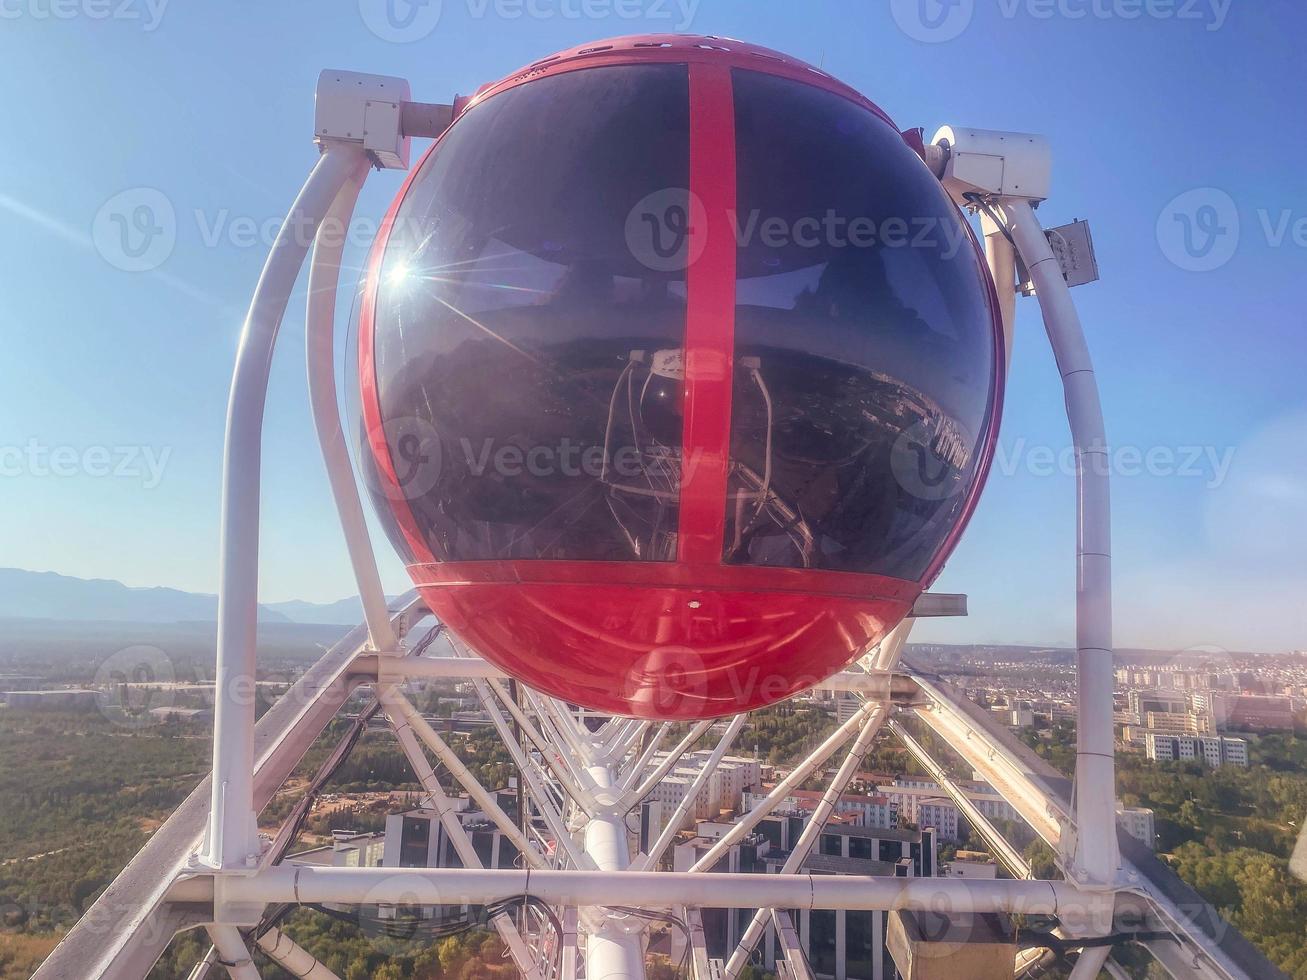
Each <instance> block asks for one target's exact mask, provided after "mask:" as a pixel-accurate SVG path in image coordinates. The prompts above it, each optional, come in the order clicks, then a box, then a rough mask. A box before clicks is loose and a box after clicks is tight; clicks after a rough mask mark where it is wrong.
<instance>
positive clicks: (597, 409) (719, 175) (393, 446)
mask: <svg viewBox="0 0 1307 980" xmlns="http://www.w3.org/2000/svg"><path fill="white" fill-rule="evenodd" d="M460 110H461V111H460V112H459V114H458V115H457V117H456V119H455V121H454V123H453V124H452V125H451V127H450V128H449V129H448V130H447V131H446V133H445V134H444V135H443V136H442V137H441V139H440V140H439V141H438V142H437V143H436V145H435V146H434V147H433V148H432V150H431V152H430V153H429V154H428V155H427V157H426V158H425V159H424V160H423V162H422V163H421V164H420V165H419V166H418V167H417V168H416V170H415V172H414V174H413V175H412V177H411V179H410V181H409V183H408V184H407V185H406V187H405V188H404V190H403V192H402V193H401V195H400V197H399V199H398V200H397V202H396V204H395V206H394V207H393V208H392V211H391V213H390V214H389V215H388V217H387V220H386V223H385V225H384V226H383V230H382V233H381V235H380V236H379V237H378V242H377V245H376V247H375V249H374V253H373V256H372V259H371V262H370V268H369V270H368V280H367V283H366V287H365V295H364V300H363V303H362V305H361V311H360V324H359V336H360V345H361V346H360V372H361V379H360V380H361V388H362V405H363V422H364V430H365V431H364V441H365V451H364V454H363V455H364V458H365V461H366V464H367V465H368V466H369V468H370V480H369V482H370V484H371V486H372V490H373V496H374V498H375V500H376V503H377V507H378V511H379V513H380V514H381V517H382V520H383V522H384V523H385V525H386V528H387V531H388V534H389V536H390V538H391V540H392V541H393V543H394V544H395V546H396V547H397V548H398V549H399V551H400V553H401V554H402V556H403V557H404V559H405V561H406V563H407V564H408V565H409V568H410V572H411V574H412V575H413V578H414V581H415V583H416V584H417V585H418V586H419V588H421V589H422V591H423V594H424V596H425V597H426V599H427V600H428V602H429V603H430V604H431V607H432V610H433V611H434V612H435V613H436V614H437V615H438V616H440V617H441V618H442V619H443V620H444V621H445V622H446V623H447V624H448V625H449V626H450V628H451V629H453V630H455V632H457V633H459V634H460V635H461V636H462V637H463V639H464V640H466V641H467V642H468V643H469V644H470V645H471V646H472V647H474V648H475V649H476V650H477V651H478V652H480V653H481V654H483V655H484V656H485V657H487V658H488V659H490V660H492V661H494V662H495V663H497V664H499V665H500V666H501V667H503V668H504V669H505V670H507V671H508V672H509V673H511V674H513V675H514V676H517V677H520V678H521V679H522V680H524V681H525V682H527V683H529V684H531V685H532V686H535V687H537V688H540V689H542V690H544V691H546V692H548V693H550V694H554V695H556V696H559V697H563V698H566V699H568V700H571V701H573V702H576V703H579V704H583V705H585V706H587V707H591V708H596V709H599V710H607V711H613V712H616V713H622V714H636V715H641V716H645V717H662V718H690V717H707V716H713V715H720V714H726V713H730V712H735V711H740V710H745V709H747V708H751V707H756V706H758V705H761V704H765V703H769V702H771V701H775V700H779V699H780V698H783V697H787V696H789V695H790V694H792V693H794V692H795V691H797V690H800V689H802V688H803V687H806V686H810V685H811V684H812V683H814V682H816V681H817V680H819V679H821V678H823V677H825V676H827V675H829V674H830V673H832V672H834V671H836V670H838V669H840V668H841V667H842V666H844V665H845V664H847V663H848V662H849V661H850V660H852V659H854V658H855V657H856V656H858V655H859V654H860V653H863V652H865V650H866V649H867V648H868V647H869V646H870V645H872V644H874V643H875V642H877V641H878V640H879V639H880V638H881V637H882V636H883V635H884V634H885V632H887V631H888V630H889V629H891V628H892V627H893V626H894V625H896V624H897V623H898V622H899V621H900V620H901V619H902V617H903V616H904V615H905V614H906V613H907V611H908V610H909V609H910V607H911V603H912V601H913V600H914V599H915V597H916V596H917V594H919V592H920V591H921V589H922V588H923V587H924V586H925V585H926V584H928V583H929V581H930V580H931V579H933V577H934V575H935V574H936V573H937V571H938V569H939V566H940V564H941V563H942V562H943V560H944V558H945V557H946V556H947V553H948V551H949V550H951V548H952V545H953V543H954V542H955V541H956V538H957V535H958V534H959V533H960V531H961V528H962V526H963V524H964V523H965V521H966V518H967V516H968V514H969V512H970V510H971V508H972V507H973V506H974V502H975V499H976V496H977V494H978V491H979V487H980V484H981V482H982V481H983V477H984V473H985V471H986V468H987V464H988V459H989V455H990V452H991V449H992V443H993V438H994V434H995V426H996V416H997V411H998V402H999V396H1000V389H1001V378H1000V364H1001V360H1002V358H1001V351H1000V350H999V345H1000V344H1001V331H1000V330H999V328H998V325H997V322H996V315H995V304H994V302H993V297H992V289H991V286H990V283H989V279H988V275H987V273H986V272H985V269H984V265H983V262H982V260H981V258H980V256H979V253H978V251H977V248H976V244H975V241H974V239H973V237H972V235H971V233H970V229H969V228H968V227H967V225H966V223H965V221H964V220H963V219H962V217H961V216H960V215H959V213H958V211H957V209H956V208H955V207H954V205H953V204H952V202H951V201H950V200H949V198H948V197H947V195H946V194H945V193H944V191H943V190H942V188H941V187H940V185H939V183H938V181H937V180H936V179H935V178H934V176H933V175H932V174H931V173H930V172H929V171H928V170H927V168H926V167H925V165H924V164H923V163H922V161H921V159H920V158H919V157H918V156H917V154H916V153H915V152H914V151H913V150H912V149H911V147H909V145H908V144H907V143H906V142H905V141H904V138H903V137H902V136H901V135H900V134H899V132H898V131H897V130H896V128H895V127H894V126H893V125H892V124H890V122H889V121H888V119H887V118H886V117H885V115H884V114H883V113H882V112H881V111H880V110H879V109H877V108H876V107H875V106H874V105H872V104H871V103H869V102H867V101H866V100H865V99H862V98H861V97H860V96H858V95H857V94H856V93H854V92H853V91H852V90H850V89H847V88H846V87H845V86H843V85H841V84H840V83H838V82H836V81H835V80H834V79H831V78H830V77H829V76H827V75H825V74H824V73H822V72H819V71H817V70H816V69H812V68H810V67H808V66H805V65H802V64H801V63H798V62H794V61H792V60H790V59H786V58H784V57H783V56H780V55H777V54H776V53H774V52H768V51H764V50H763V49H758V48H752V47H749V46H747V45H742V44H739V43H738V42H733V41H721V40H718V39H687V38H684V37H675V38H642V39H618V40H615V41H610V42H604V43H603V44H599V45H594V46H591V47H590V48H587V49H581V50H578V51H573V52H567V53H565V54H563V55H560V56H555V57H554V58H551V59H546V60H545V61H543V62H540V63H537V65H535V66H531V68H529V69H527V70H525V71H524V72H523V73H521V74H519V75H517V76H514V77H512V78H509V79H507V80H505V81H504V82H501V83H498V84H496V85H493V86H489V87H487V88H486V89H483V90H482V92H480V93H478V95H477V96H476V97H474V98H473V99H472V100H470V102H469V104H468V105H466V106H462V107H460Z"/></svg>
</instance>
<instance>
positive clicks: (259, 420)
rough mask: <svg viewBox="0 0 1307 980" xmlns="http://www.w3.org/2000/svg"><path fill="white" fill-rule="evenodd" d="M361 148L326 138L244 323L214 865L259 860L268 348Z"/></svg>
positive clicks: (229, 480) (226, 479)
mask: <svg viewBox="0 0 1307 980" xmlns="http://www.w3.org/2000/svg"><path fill="white" fill-rule="evenodd" d="M361 157H362V151H361V149H358V148H354V147H349V146H341V145H334V144H332V145H328V146H327V148H326V151H325V152H324V153H323V154H322V156H321V157H320V158H319V159H318V163H317V166H315V167H314V168H313V172H312V173H311V174H309V178H308V180H307V181H306V182H305V184H304V188H303V189H302V190H301V191H300V193H299V196H298V197H297V198H296V199H295V203H294V205H293V206H292V207H291V210H290V213H289V214H288V215H287V216H286V220H285V222H284V223H283V224H282V226H281V230H280V231H279V232H278V233H277V238H276V241H275V242H274V243H273V246H272V251H271V252H270V253H269V255H268V259H267V262H266V263H265V264H264V266H263V273H262V275H261V276H260V277H259V283H258V286H256V287H255V290H254V298H253V300H252V301H251V303H250V310H249V313H248V315H247V316H246V319H245V327H244V330H243V331H242V333H241V342H240V349H239V350H238V351H237V354H236V370H235V373H234V375H233V378H232V385H231V396H230V400H229V402H228V406H227V433H226V442H225V445H224V448H223V467H222V525H221V529H220V531H219V536H220V538H221V542H222V545H221V559H220V566H219V571H218V578H219V584H218V653H217V671H216V675H217V676H216V685H215V691H214V723H213V727H214V734H213V781H212V782H213V787H212V793H211V797H210V810H209V827H208V835H207V840H206V847H205V857H206V860H207V863H209V864H211V865H213V866H214V867H222V868H243V867H248V866H251V865H252V864H253V863H254V862H257V860H258V850H259V844H258V831H257V824H256V821H255V814H254V675H255V666H256V645H257V634H258V607H259V482H260V481H259V476H260V463H261V457H262V440H263V409H264V404H265V402H266V400H267V394H268V373H269V370H270V368H271V365H272V351H273V347H274V345H275V344H276V340H277V330H278V328H279V327H280V326H281V320H282V317H283V316H284V315H285V312H286V304H287V303H288V302H289V300H290V294H291V290H292V289H293V288H294V286H295V279H296V277H297V276H298V275H299V271H300V268H301V266H303V264H304V257H305V255H306V254H307V253H308V250H309V246H310V244H311V242H312V236H313V234H314V233H315V232H316V230H317V227H318V225H319V224H320V223H321V222H322V219H323V216H324V215H325V214H326V213H327V211H328V209H329V208H330V207H331V204H332V202H333V201H334V200H335V199H336V195H337V193H338V192H339V191H340V189H341V187H342V186H343V185H344V184H345V182H346V181H347V180H349V178H350V174H352V173H353V172H354V169H355V167H356V166H357V164H358V162H359V160H360V159H361Z"/></svg>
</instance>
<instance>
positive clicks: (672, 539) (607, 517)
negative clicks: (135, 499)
mask: <svg viewBox="0 0 1307 980" xmlns="http://www.w3.org/2000/svg"><path fill="white" fill-rule="evenodd" d="M688 106H689V94H688V73H687V68H686V66H685V65H641V66H623V67H609V68H594V69H588V70H584V71H576V72H570V73H567V74H562V75H558V76H556V77H552V78H546V79H540V80H537V81H534V82H532V83H531V84H529V85H523V86H519V87H517V88H514V89H511V90H509V91H506V92H504V93H502V94H499V95H496V96H494V97H492V98H490V99H488V100H486V101H485V102H484V103H482V104H480V105H477V106H475V107H473V108H472V109H470V110H469V111H468V112H467V113H466V115H464V116H462V117H461V118H460V119H459V120H458V121H457V122H456V123H455V124H454V126H453V127H452V128H451V129H450V130H449V132H448V133H447V134H446V135H445V137H444V138H443V139H442V140H441V142H440V144H439V145H438V147H437V149H436V151H435V153H434V154H433V155H432V157H431V158H430V159H429V160H428V161H427V162H426V164H425V165H424V167H423V169H422V171H421V172H420V173H419V174H418V175H417V178H416V179H415V181H414V183H413V185H412V186H411V188H410V190H409V192H408V194H407V195H406V197H405V199H404V201H403V203H402V205H401V206H400V208H399V211H398V213H397V216H396V219H395V224H394V228H393V231H392V235H391V238H390V241H389V243H388V246H387V249H386V252H385V255H384V260H383V265H382V270H381V277H380V280H381V285H380V287H379V290H378V297H377V303H376V314H375V343H374V347H375V352H376V375H377V385H378V392H379V401H380V406H381V416H382V420H383V430H384V435H385V440H386V443H387V446H388V449H389V452H390V456H391V460H392V462H393V463H394V468H395V470H396V476H397V479H398V481H399V483H400V486H399V487H393V486H386V485H384V484H382V483H381V482H380V481H379V480H378V479H377V478H376V476H375V474H374V475H373V477H372V481H371V482H372V483H373V487H374V490H373V492H374V495H377V496H379V497H382V498H385V497H390V498H394V497H396V496H399V497H402V498H404V499H403V500H401V501H396V503H397V504H398V505H399V506H401V507H402V506H404V504H405V503H407V506H408V507H409V508H410V509H411V511H412V513H413V515H414V522H415V524H416V525H417V528H418V529H419V531H420V533H421V535H422V536H423V538H424V539H425V544H426V546H427V549H428V550H429V551H430V552H431V553H432V554H433V555H434V556H435V557H436V558H437V559H438V560H441V561H446V560H448V561H457V560H481V559H513V558H550V559H572V560H626V561H632V560H644V561H650V560H654V561H666V560H671V559H674V558H675V554H676V527H677V513H678V504H679V493H680V491H679V486H680V442H681V422H680V405H681V400H682V387H683V373H684V372H683V368H682V365H681V354H680V350H681V348H682V346H683V345H684V337H685V271H684V267H685V263H684V262H683V261H680V262H678V261H677V260H676V258H677V257H676V256H675V255H674V254H672V255H663V254H652V255H651V257H650V258H649V260H648V261H641V258H642V253H641V252H640V250H639V249H634V248H632V247H630V245H629V243H628V237H629V232H628V222H629V220H630V218H631V216H632V215H634V220H635V221H636V223H637V229H638V227H639V224H638V223H639V221H640V218H641V213H640V212H641V202H649V201H653V205H652V206H656V207H658V208H661V209H662V210H663V211H664V212H667V213H671V212H675V213H677V214H682V215H684V214H688V207H689V192H688V190H686V188H687V187H688V184H689V136H688V133H689V124H688V111H689V109H688ZM523 147H531V152H529V153H523V152H522V148H523ZM595 161H600V164H599V165H598V166H596V164H595ZM659 244H665V243H664V242H663V241H662V240H660V241H659ZM363 455H364V456H365V457H367V456H369V455H370V454H369V453H366V452H365V453H364V454H363ZM378 503H379V504H380V506H379V508H378V509H379V510H380V511H381V512H382V514H383V515H385V519H386V520H387V521H389V522H390V524H391V526H390V527H389V528H388V532H389V533H390V537H391V538H392V540H393V541H394V543H395V545H396V547H398V548H399V549H400V551H401V552H402V553H403V554H405V555H407V556H408V558H409V559H410V561H412V560H414V559H415V556H414V554H413V549H411V548H410V547H409V543H408V541H406V539H405V537H404V535H403V534H402V533H400V531H399V529H398V527H396V526H395V524H394V519H393V517H392V516H391V514H390V505H389V503H388V501H387V500H385V499H380V500H378Z"/></svg>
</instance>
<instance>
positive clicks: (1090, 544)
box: [1002, 200, 1120, 887]
mask: <svg viewBox="0 0 1307 980" xmlns="http://www.w3.org/2000/svg"><path fill="white" fill-rule="evenodd" d="M1002 206H1003V211H1004V213H1005V214H1006V215H1007V217H1008V220H1009V221H1010V223H1011V231H1012V236H1013V238H1014V239H1015V240H1016V244H1017V249H1018V251H1019V252H1020V253H1021V257H1022V259H1023V260H1024V262H1025V265H1026V269H1027V271H1028V272H1029V274H1030V278H1031V280H1032V282H1033V283H1034V285H1035V292H1036V295H1037V296H1038V297H1039V306H1040V310H1041V311H1042V312H1043V315H1044V327H1045V330H1046V331H1047V333H1048V339H1049V343H1050V345H1051V346H1052V348H1053V356H1054V357H1055V358H1056V360H1057V367H1058V371H1059V372H1060V373H1061V375H1062V385H1063V388H1064V391H1065V399H1066V410H1067V419H1068V421H1069V422H1070V425H1071V440H1072V443H1073V445H1074V446H1075V453H1076V490H1077V496H1076V518H1077V521H1076V525H1077V528H1078V535H1077V542H1076V561H1077V568H1076V573H1077V586H1076V676H1077V682H1078V689H1079V702H1078V704H1077V709H1076V782H1075V793H1076V820H1075V823H1076V846H1075V853H1074V854H1072V855H1068V857H1069V858H1070V863H1071V871H1072V873H1073V874H1074V875H1075V877H1076V878H1077V880H1078V881H1080V882H1081V883H1083V884H1092V885H1096V886H1099V887H1107V886H1109V885H1111V884H1112V882H1113V881H1114V880H1115V878H1116V874H1117V866H1118V864H1119V863H1120V860H1119V854H1118V851H1117V842H1116V805H1115V801H1116V785H1115V773H1114V765H1113V753H1114V751H1115V746H1114V742H1113V735H1112V683H1113V678H1112V525H1111V501H1110V487H1109V473H1108V465H1109V464H1108V452H1107V436H1106V431H1105V428H1104V425H1103V408H1102V404H1101V403H1100V401H1099V396H1098V382H1097V380H1096V379H1095V377H1094V366H1093V362H1092V360H1091V359H1090V356H1089V346H1088V344H1087V343H1086V341H1085V333H1084V329H1083V328H1082V326H1081V324H1080V315H1079V314H1078V313H1077V312H1076V308H1075V303H1074V302H1073V301H1072V299H1071V290H1070V287H1068V286H1067V283H1066V279H1065V277H1064V276H1063V275H1062V267H1061V265H1060V263H1059V262H1058V261H1057V258H1056V257H1055V256H1054V255H1053V250H1052V248H1051V247H1050V246H1049V244H1048V238H1047V236H1045V234H1044V230H1043V229H1042V228H1041V227H1040V225H1039V221H1038V220H1037V219H1036V218H1035V213H1034V211H1033V209H1032V208H1031V207H1030V204H1029V202H1027V201H1023V200H1017V201H1004V202H1002Z"/></svg>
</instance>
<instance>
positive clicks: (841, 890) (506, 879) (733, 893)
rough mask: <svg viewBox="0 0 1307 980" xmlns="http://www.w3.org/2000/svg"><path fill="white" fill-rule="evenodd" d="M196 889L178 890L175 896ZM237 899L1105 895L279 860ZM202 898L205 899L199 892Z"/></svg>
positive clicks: (814, 904)
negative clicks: (286, 862)
mask: <svg viewBox="0 0 1307 980" xmlns="http://www.w3.org/2000/svg"><path fill="white" fill-rule="evenodd" d="M197 884H199V885H200V887H197V888H188V887H187V883H185V882H183V883H181V884H179V885H177V886H174V888H173V892H172V895H173V897H174V898H175V899H176V900H181V899H182V898H183V897H184V896H187V895H190V894H192V893H194V894H196V895H197V896H203V894H204V891H205V889H204V888H203V883H197ZM230 888H231V889H232V892H233V894H234V895H235V896H236V897H237V898H238V899H239V900H241V901H247V902H259V903H270V902H296V901H298V902H300V903H302V904H322V903H324V902H339V903H345V904H351V903H352V904H361V903H363V902H365V901H366V902H368V903H369V904H382V905H387V904H397V905H450V904H468V905H486V904H489V903H491V902H496V901H500V900H503V899H505V898H510V897H512V896H514V895H523V894H530V895H534V896H535V897H537V898H539V899H540V900H541V901H544V902H547V903H549V904H551V905H564V906H576V907H597V906H608V905H622V904H624V903H626V902H629V901H630V900H631V896H633V895H638V896H639V901H640V906H641V907H642V908H652V909H668V908H672V907H674V906H677V905H692V906H700V907H704V908H749V907H755V906H759V905H765V906H768V907H771V908H783V909H850V910H852V911H870V910H877V909H879V910H881V911H887V910H891V909H910V910H933V911H936V912H940V913H942V914H945V915H949V914H962V913H970V912H1010V913H1022V914H1028V915H1061V914H1066V913H1067V912H1068V911H1070V910H1078V909H1080V908H1082V907H1084V906H1085V905H1087V904H1090V903H1097V902H1100V901H1101V898H1100V897H1098V896H1096V895H1091V894H1085V893H1083V892H1081V891H1080V890H1079V889H1078V888H1077V887H1076V885H1075V884H1074V883H1073V882H1069V881H1018V880H1015V879H1003V880H993V879H980V878H891V877H886V876H864V875H813V874H798V875H781V874H775V875H760V874H735V873H729V874H728V873H721V874H701V873H698V872H689V871H679V872H677V871H627V872H624V873H621V874H614V873H613V872H611V871H573V870H568V871H557V870H553V869H546V870H534V869H532V870H529V871H528V870H517V869H514V870H499V869H496V870H483V871H481V870H471V869H467V868H448V869H446V868H328V867H317V866H312V865H298V866H293V865H275V866H273V867H271V868H268V869H267V870H265V871H261V872H259V873H258V874H257V875H249V876H232V877H231V879H230ZM200 900H202V897H201V898H200Z"/></svg>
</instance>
